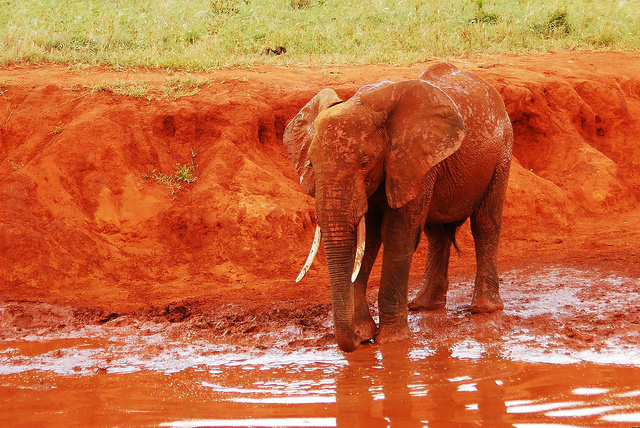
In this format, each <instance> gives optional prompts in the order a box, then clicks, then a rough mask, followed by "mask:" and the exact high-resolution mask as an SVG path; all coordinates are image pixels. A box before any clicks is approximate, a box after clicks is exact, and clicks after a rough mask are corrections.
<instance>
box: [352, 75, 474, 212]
mask: <svg viewBox="0 0 640 428" xmlns="http://www.w3.org/2000/svg"><path fill="white" fill-rule="evenodd" d="M360 101H361V102H362V103H363V104H364V105H366V106H369V107H371V108H372V109H373V110H375V111H378V112H386V114H387V118H386V121H385V124H384V126H385V128H386V131H387V134H388V139H389V142H388V147H387V161H386V166H385V173H386V191H387V199H388V201H389V205H390V206H391V207H392V208H399V207H401V206H402V205H404V204H406V203H407V202H409V201H410V200H411V199H413V198H415V197H416V196H417V194H418V192H419V190H420V183H421V182H422V178H423V177H424V175H425V174H426V173H427V171H429V169H431V168H432V167H433V166H434V165H435V164H437V163H438V162H440V161H442V160H443V159H445V158H447V157H448V156H450V155H452V154H453V153H454V152H455V151H456V150H458V148H459V147H460V145H461V144H462V140H463V139H464V135H465V131H464V129H465V128H464V121H463V119H462V116H461V115H460V113H459V111H458V107H457V106H456V105H455V104H454V102H453V101H452V100H451V98H449V96H448V95H447V94H445V93H444V92H443V91H442V90H441V89H439V88H437V87H435V86H433V85H431V84H430V83H427V82H424V81H422V80H406V81H404V82H399V83H394V84H391V85H387V86H384V87H383V88H381V89H377V90H374V91H371V92H367V93H364V94H362V95H361V96H360Z"/></svg>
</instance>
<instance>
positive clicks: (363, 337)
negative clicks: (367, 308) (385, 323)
mask: <svg viewBox="0 0 640 428" xmlns="http://www.w3.org/2000/svg"><path fill="white" fill-rule="evenodd" d="M367 315H368V314H367ZM377 332H378V326H377V325H376V323H375V321H373V318H371V316H370V315H368V316H367V317H366V318H365V319H363V320H361V321H360V320H356V335H357V336H358V337H359V338H360V341H361V342H367V341H369V340H373V338H374V337H376V333H377Z"/></svg>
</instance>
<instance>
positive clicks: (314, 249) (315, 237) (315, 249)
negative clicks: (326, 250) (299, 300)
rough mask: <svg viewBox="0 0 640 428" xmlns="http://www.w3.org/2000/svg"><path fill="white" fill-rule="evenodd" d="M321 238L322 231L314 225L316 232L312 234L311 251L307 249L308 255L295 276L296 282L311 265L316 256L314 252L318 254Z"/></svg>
mask: <svg viewBox="0 0 640 428" xmlns="http://www.w3.org/2000/svg"><path fill="white" fill-rule="evenodd" d="M321 240H322V233H320V226H316V232H315V234H314V235H313V244H312V245H311V251H309V256H308V257H307V261H306V262H304V266H303V267H302V270H301V271H300V273H299V274H298V277H297V278H296V282H300V281H301V280H302V278H304V276H305V274H306V273H307V271H308V270H309V268H310V267H311V263H313V260H314V259H315V258H316V254H318V249H319V248H320V241H321Z"/></svg>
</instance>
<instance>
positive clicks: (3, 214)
mask: <svg viewBox="0 0 640 428" xmlns="http://www.w3.org/2000/svg"><path fill="white" fill-rule="evenodd" d="M453 62H454V63H455V64H456V65H457V66H458V67H461V68H464V69H467V70H472V71H474V72H477V73H478V74H480V75H481V76H482V77H484V78H485V79H487V80H488V81H489V82H490V83H491V84H493V85H494V86H495V87H496V88H497V89H498V90H499V92H500V93H501V94H502V95H503V98H504V100H505V103H506V106H507V109H508V111H509V114H510V117H511V119H512V121H513V124H514V130H515V147H514V160H513V163H512V169H511V178H510V181H509V191H508V194H507V201H506V209H505V214H504V227H503V235H502V241H501V251H500V267H501V270H502V271H503V272H508V271H513V270H515V269H526V272H528V275H534V276H535V271H536V269H537V267H540V266H551V265H562V266H568V267H571V268H575V269H590V268H593V269H596V270H597V271H598V272H602V275H603V276H607V275H619V276H622V277H625V278H636V280H633V281H627V282H626V283H625V287H627V289H626V290H620V289H619V284H618V285H616V284H617V283H615V282H606V283H602V284H599V285H597V286H592V287H590V288H589V289H587V290H585V291H584V292H583V293H579V294H578V297H579V298H580V299H583V301H584V302H588V301H590V300H593V299H596V298H598V296H600V297H601V296H603V295H605V294H606V293H607V292H610V291H615V292H620V291H626V292H628V293H629V295H630V296H634V297H635V296H637V293H638V291H640V290H639V288H640V285H639V283H638V281H637V278H638V277H640V263H638V257H639V255H640V232H639V230H640V207H639V206H638V199H639V198H640V168H639V167H640V55H637V54H618V53H561V54H549V55H536V56H514V57H511V56H501V57H490V56H487V57H478V58H473V59H468V60H456V61H453ZM429 65H430V63H423V64H417V65H414V66H411V67H389V66H358V67H325V68H312V67H309V68H307V67H303V66H297V67H290V68H277V67H266V66H265V67H258V68H256V69H255V70H251V71H248V70H226V71H219V72H211V73H207V74H203V75H198V76H197V77H198V78H206V79H208V84H207V85H206V86H204V87H203V88H202V90H201V91H200V92H199V93H198V94H197V95H194V96H186V97H182V98H180V99H178V100H169V99H167V98H166V97H163V90H164V89H165V88H166V86H167V83H166V79H167V78H169V77H171V76H172V74H166V73H163V72H159V71H152V72H147V71H139V72H136V73H126V72H112V71H109V70H106V69H102V68H88V69H85V70H82V71H70V70H69V69H68V68H67V67H63V66H56V65H42V66H31V65H29V66H15V67H5V68H2V69H0V95H1V97H0V257H1V258H0V260H1V261H0V304H2V309H1V310H0V336H4V337H8V336H12V337H15V335H16V334H17V335H18V336H19V335H20V334H22V333H26V332H29V331H33V330H34V329H36V331H44V330H47V331H51V330H55V329H58V328H64V327H68V326H79V325H82V324H83V323H105V322H109V323H117V322H123V323H125V322H128V321H125V320H127V319H131V318H136V319H152V320H156V321H157V320H161V321H162V320H165V319H166V320H168V321H171V322H177V321H184V323H182V324H183V325H184V326H185V328H188V329H194V328H199V329H203V330H205V331H207V332H208V334H210V335H211V336H212V337H216V336H217V337H219V336H221V335H227V337H229V338H234V339H233V340H238V339H240V338H245V339H247V340H249V341H250V340H251V339H250V338H251V333H253V332H258V331H265V330H269V329H277V328H280V327H282V326H283V325H290V323H291V322H292V321H294V322H295V323H297V325H299V326H300V329H301V330H302V331H305V330H311V331H315V332H317V333H320V335H321V336H322V334H325V336H324V337H323V339H325V340H330V339H331V329H330V325H328V324H327V323H326V318H327V313H328V312H329V285H328V274H327V270H326V266H325V265H324V256H323V254H322V253H321V254H320V255H319V257H318V260H317V261H316V263H315V264H314V266H313V268H312V269H311V271H310V272H309V274H308V275H307V277H306V278H305V280H304V281H303V282H301V283H300V284H295V283H294V279H295V277H296V275H297V273H298V271H299V269H300V267H301V265H302V263H303V261H304V259H305V257H306V254H307V251H308V249H309V246H310V243H311V238H312V235H313V228H314V204H313V200H312V199H311V198H309V197H307V196H306V195H305V194H303V193H302V190H301V189H300V187H299V185H298V178H297V176H296V173H295V171H294V168H293V165H292V164H291V163H290V162H289V160H288V159H287V158H286V155H285V153H284V149H283V147H282V133H283V130H284V127H285V126H286V124H287V123H288V121H289V120H290V119H291V118H292V117H293V116H294V115H295V114H296V112H297V111H298V110H299V109H300V108H301V107H302V106H303V105H304V104H305V103H306V102H307V101H308V100H309V99H310V98H311V97H312V96H313V95H314V94H315V93H317V92H318V91H319V90H321V89H322V88H325V87H332V88H334V89H335V90H336V91H337V92H338V94H339V95H341V96H342V97H343V98H346V97H349V96H350V95H351V94H353V93H354V92H355V90H356V89H357V88H359V87H360V86H362V85H365V84H368V83H372V82H378V81H380V80H384V79H389V80H402V79H410V78H416V77H417V76H419V75H420V73H421V72H422V70H424V69H425V68H427V67H428V66H429ZM115 79H119V80H122V81H143V82H147V83H148V84H149V85H151V88H152V89H151V92H150V93H149V95H150V96H153V100H148V99H135V98H132V97H128V96H122V95H115V94H113V93H111V92H108V91H98V92H92V91H91V90H90V86H91V85H96V84H99V83H105V82H107V83H112V82H113V81H114V80H115ZM191 162H193V163H194V165H197V166H196V169H195V171H194V175H195V176H197V181H195V182H194V183H191V184H183V185H182V188H181V189H179V190H176V191H175V192H173V193H172V191H171V189H170V188H169V187H168V186H166V185H163V184H160V183H158V182H157V181H156V180H155V179H154V178H149V175H153V173H154V171H155V173H162V174H167V175H169V174H173V173H174V172H175V171H176V169H177V167H176V164H180V165H184V164H190V163H191ZM459 240H460V243H461V249H462V252H461V254H460V256H459V257H458V256H454V257H452V267H451V274H452V278H453V283H454V285H452V289H453V290H452V292H453V293H456V292H458V293H463V296H462V297H461V298H460V299H458V300H456V302H457V303H459V304H460V305H461V306H459V307H458V309H457V310H458V311H463V312H464V306H463V305H464V304H468V303H469V301H468V300H467V296H470V292H471V290H470V289H469V290H466V289H465V290H460V291H456V289H455V288H456V287H455V284H456V282H459V281H468V280H469V279H470V278H472V275H473V272H474V269H475V266H474V259H473V257H474V256H473V247H472V240H471V238H470V234H469V232H468V228H467V227H466V226H465V227H463V229H462V230H461V231H460V236H459ZM424 256H425V254H424V245H422V246H421V247H420V249H419V252H418V253H417V255H416V257H415V258H414V269H413V276H412V282H411V284H410V287H411V289H412V290H413V289H415V287H416V286H417V285H418V282H419V279H420V277H419V275H420V271H421V270H422V268H423V266H424V265H423V261H424V258H425V257H424ZM510 278H511V279H509V280H508V281H506V282H509V284H506V285H507V286H511V290H512V291H511V292H510V293H511V295H512V296H513V295H516V294H514V293H517V290H518V286H517V278H515V279H514V277H513V275H512V276H510ZM372 282H373V284H372V285H373V287H372V290H371V294H370V295H371V301H372V302H374V301H375V292H376V288H377V278H375V277H374V278H372ZM553 286H554V285H553V284H552V285H549V284H545V286H544V287H542V286H541V287H539V288H541V290H540V291H541V292H543V293H546V292H549V291H553V290H548V289H545V287H553ZM557 287H562V284H557ZM606 287H610V289H607V288H606ZM534 288H535V287H534ZM523 292H527V293H536V290H535V289H533V290H532V289H528V290H523ZM465 293H466V294H465ZM635 301H636V300H634V302H635ZM523 302H525V303H526V299H524V298H518V299H515V298H514V299H511V301H510V299H509V298H505V306H506V307H507V308H511V309H514V307H513V305H521V304H523ZM617 303H619V304H622V305H621V307H622V309H621V310H618V309H616V310H611V311H608V312H606V313H603V314H602V315H601V316H600V317H599V318H598V319H595V318H593V317H583V318H582V319H579V320H578V319H575V320H574V321H575V322H576V323H579V324H580V325H581V326H582V327H581V328H582V330H581V332H576V331H571V330H568V331H567V334H566V337H567V341H568V343H569V342H571V343H574V344H576V346H578V347H579V346H580V343H592V342H593V340H597V337H598V336H599V331H600V330H599V329H606V328H617V329H622V330H625V331H637V329H638V328H639V324H640V308H638V306H637V304H635V303H634V304H629V305H627V306H625V305H624V302H617ZM454 309H455V308H454ZM516 309H517V308H516ZM125 315H126V316H125ZM481 319H484V318H481ZM119 320H120V321H119ZM497 320H499V319H496V321H495V322H498V321H497ZM442 322H443V323H444V324H446V322H445V321H442ZM500 322H502V321H500ZM532 322H533V321H532ZM535 322H536V328H539V329H542V330H544V328H545V327H544V320H543V319H536V321H535ZM444 324H443V325H444ZM612 326H613V327H612ZM445 327H446V325H445ZM460 328H462V327H460ZM549 328H553V329H557V328H558V325H557V324H554V325H553V326H550V327H549ZM567 328H571V327H570V325H569V327H567ZM585 329H586V330H585ZM585 331H588V332H589V333H588V334H587V333H584V332H585ZM634 337H635V339H636V340H637V337H636V336H634ZM594 338H595V339H594ZM291 344H292V345H295V344H296V342H295V341H293V342H292V343H291Z"/></svg>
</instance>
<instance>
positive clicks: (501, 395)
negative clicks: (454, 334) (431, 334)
mask: <svg viewBox="0 0 640 428" xmlns="http://www.w3.org/2000/svg"><path fill="white" fill-rule="evenodd" d="M416 351H417V352H416ZM420 351H421V350H420V349H418V350H416V349H415V348H414V345H413V344H411V343H400V344H390V345H385V346H364V347H363V348H362V349H359V350H358V352H356V353H352V354H348V355H346V356H345V358H346V359H347V361H348V364H347V365H346V366H344V367H342V369H341V370H340V372H339V374H338V377H337V381H336V384H337V388H336V404H337V412H336V414H337V422H338V426H350V425H353V426H366V427H374V426H384V427H386V426H401V427H423V426H425V425H428V426H429V427H439V426H441V427H445V426H451V423H452V422H457V423H459V424H460V426H464V425H465V424H469V426H471V425H473V426H477V425H478V423H480V424H481V425H482V426H492V427H510V426H512V425H511V424H510V423H508V422H505V416H506V415H507V408H506V405H505V390H504V387H503V386H502V381H500V380H498V379H496V378H495V377H487V376H485V374H484V373H481V372H482V369H481V367H482V365H478V367H474V365H473V364H471V365H467V364H460V360H458V359H455V358H452V357H451V353H452V350H451V349H447V348H439V349H438V350H437V351H436V352H434V353H432V352H420ZM420 354H430V355H429V356H428V357H424V358H422V359H418V358H415V356H416V355H420ZM469 369H471V371H469ZM463 395H464V397H463Z"/></svg>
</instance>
